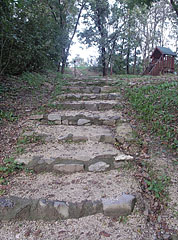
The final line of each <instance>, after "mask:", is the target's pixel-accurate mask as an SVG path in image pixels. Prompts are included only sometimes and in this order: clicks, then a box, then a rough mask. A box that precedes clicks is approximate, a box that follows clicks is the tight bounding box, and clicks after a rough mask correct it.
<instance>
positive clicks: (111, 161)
mask: <svg viewBox="0 0 178 240" xmlns="http://www.w3.org/2000/svg"><path fill="white" fill-rule="evenodd" d="M15 160H16V162H18V163H23V164H24V165H25V167H27V168H28V169H31V170H34V171H35V172H56V173H73V172H80V171H91V172H97V171H107V170H110V169H114V168H118V166H120V165H122V164H123V163H124V162H125V161H131V160H133V157H132V156H130V155H125V154H123V153H121V152H119V151H118V150H117V149H116V148H115V147H114V146H112V145H111V144H106V143H102V142H99V143H97V144H96V143H95V142H87V143H84V142H80V143H76V142H70V143H68V142H63V144H60V143H51V142H50V143H48V144H38V145H35V146H33V145H32V146H28V149H26V153H24V154H22V155H20V156H19V157H17V158H16V159H15Z"/></svg>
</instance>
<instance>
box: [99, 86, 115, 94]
mask: <svg viewBox="0 0 178 240" xmlns="http://www.w3.org/2000/svg"><path fill="white" fill-rule="evenodd" d="M111 91H113V87H111V86H104V87H102V89H101V92H102V93H107V92H111Z"/></svg>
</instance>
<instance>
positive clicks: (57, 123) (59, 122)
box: [54, 121, 62, 125]
mask: <svg viewBox="0 0 178 240" xmlns="http://www.w3.org/2000/svg"><path fill="white" fill-rule="evenodd" d="M54 123H55V124H56V125H61V124H62V121H54Z"/></svg>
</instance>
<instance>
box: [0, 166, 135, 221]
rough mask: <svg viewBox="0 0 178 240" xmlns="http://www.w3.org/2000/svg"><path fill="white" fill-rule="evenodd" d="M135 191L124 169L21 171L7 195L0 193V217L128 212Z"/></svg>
mask: <svg viewBox="0 0 178 240" xmlns="http://www.w3.org/2000/svg"><path fill="white" fill-rule="evenodd" d="M128 174H129V178H128ZM138 191H139V186H138V184H137V182H136V180H135V178H134V176H133V174H132V173H131V172H129V173H128V172H125V171H124V170H121V171H120V172H118V171H117V170H111V171H110V172H98V173H92V172H91V173H82V172H80V173H73V174H71V175H61V176H60V177H59V176H57V175H55V174H52V173H46V174H43V173H42V174H38V175H35V174H33V175H26V174H25V173H21V174H19V175H18V176H15V177H14V178H12V179H11V188H10V190H9V192H8V193H7V195H5V196H3V197H0V220H6V221H7V220H47V221H52V220H64V219H70V218H81V217H85V216H89V215H95V214H98V213H102V214H104V215H105V216H110V217H119V216H127V215H129V214H131V212H132V211H133V208H134V205H135V200H136V198H135V196H134V195H136V193H137V192H138ZM130 194H132V195H130Z"/></svg>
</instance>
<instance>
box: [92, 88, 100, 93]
mask: <svg viewBox="0 0 178 240" xmlns="http://www.w3.org/2000/svg"><path fill="white" fill-rule="evenodd" d="M92 92H93V93H100V92H101V88H100V87H94V88H93V90H92Z"/></svg>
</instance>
